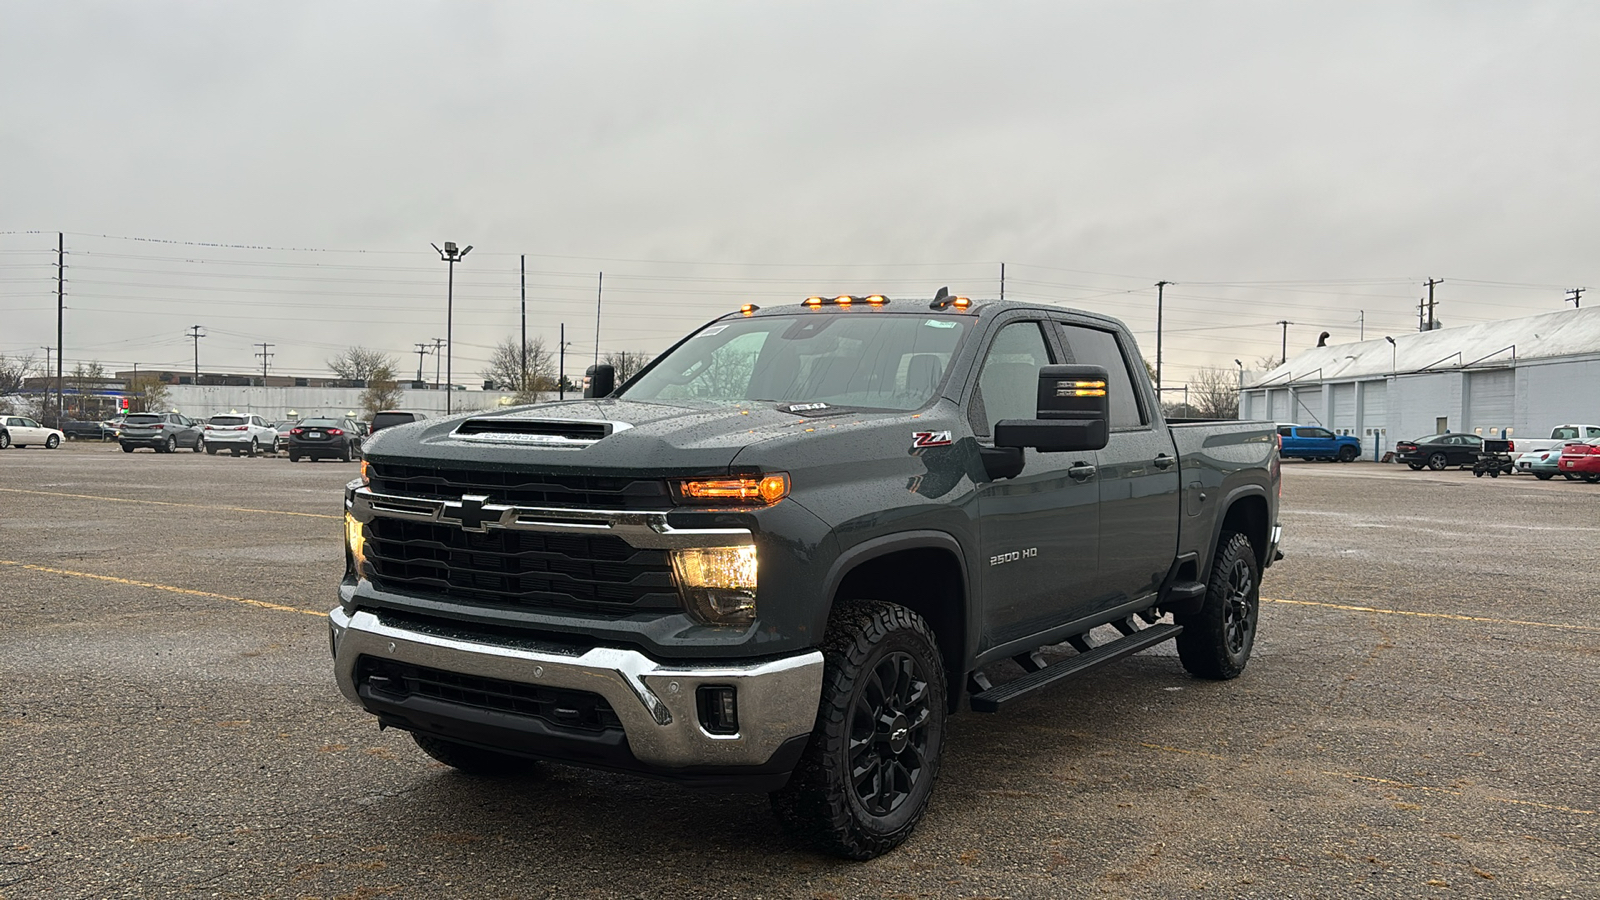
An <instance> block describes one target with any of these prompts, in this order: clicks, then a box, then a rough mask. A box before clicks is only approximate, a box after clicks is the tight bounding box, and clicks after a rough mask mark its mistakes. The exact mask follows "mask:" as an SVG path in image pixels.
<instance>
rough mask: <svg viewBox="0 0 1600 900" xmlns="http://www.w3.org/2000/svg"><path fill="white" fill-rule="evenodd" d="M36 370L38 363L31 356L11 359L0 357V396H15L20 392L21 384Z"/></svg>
mask: <svg viewBox="0 0 1600 900" xmlns="http://www.w3.org/2000/svg"><path fill="white" fill-rule="evenodd" d="M37 368H39V362H38V361H37V360H35V359H34V358H33V355H32V354H29V355H27V356H12V357H6V356H4V355H0V394H15V393H17V392H18V391H20V390H22V383H23V382H24V381H26V380H27V379H28V376H30V375H32V374H33V373H34V370H35V369H37Z"/></svg>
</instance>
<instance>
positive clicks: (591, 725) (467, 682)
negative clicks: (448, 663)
mask: <svg viewBox="0 0 1600 900" xmlns="http://www.w3.org/2000/svg"><path fill="white" fill-rule="evenodd" d="M356 685H357V687H367V688H370V689H371V690H373V691H377V692H379V693H382V694H386V695H388V696H389V697H399V698H404V697H427V698H430V699H433V700H440V701H443V702H445V703H451V704H455V705H457V706H468V707H472V708H473V709H486V710H492V711H494V712H502V713H508V714H510V715H514V716H525V717H528V718H534V719H542V720H544V722H545V723H546V724H549V725H553V726H555V727H557V728H576V729H580V730H583V731H605V730H608V729H617V730H621V728H622V721H621V720H620V719H618V718H617V714H616V712H615V711H613V710H612V709H611V704H610V703H607V702H606V698H604V697H602V696H600V695H599V694H594V693H590V692H589V691H573V690H566V689H561V688H547V687H537V686H534V685H531V684H523V683H522V682H519V681H503V680H501V679H498V678H482V677H479V676H477V675H463V674H461V673H459V672H446V671H443V670H441V669H430V668H428V667H426V666H415V665H411V664H409V663H397V662H392V661H390V660H382V659H374V658H372V657H370V656H363V657H361V659H359V660H358V661H357V663H356Z"/></svg>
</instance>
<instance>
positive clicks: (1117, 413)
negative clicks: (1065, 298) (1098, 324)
mask: <svg viewBox="0 0 1600 900" xmlns="http://www.w3.org/2000/svg"><path fill="white" fill-rule="evenodd" d="M1060 324H1061V332H1062V337H1063V338H1064V339H1065V340H1066V344H1067V357H1068V358H1067V360H1066V361H1067V362H1068V363H1073V364H1077V365H1082V366H1103V367H1104V368H1105V370H1106V377H1107V379H1108V381H1107V384H1106V387H1107V389H1108V390H1109V391H1110V393H1111V397H1110V400H1111V430H1113V431H1115V430H1117V429H1119V428H1144V427H1145V426H1147V425H1149V424H1150V417H1149V416H1148V415H1147V414H1146V413H1145V411H1144V404H1143V403H1142V402H1141V399H1142V398H1140V396H1139V392H1138V390H1137V389H1135V387H1134V385H1135V384H1137V383H1138V382H1137V381H1136V380H1135V379H1134V377H1133V372H1132V370H1131V369H1130V368H1129V363H1128V358H1127V354H1125V353H1124V352H1123V349H1122V347H1121V345H1120V342H1119V341H1118V340H1117V336H1116V335H1115V334H1113V333H1111V332H1109V331H1102V330H1100V329H1098V328H1089V327H1087V326H1084V325H1074V324H1068V323H1066V322H1062V323H1060Z"/></svg>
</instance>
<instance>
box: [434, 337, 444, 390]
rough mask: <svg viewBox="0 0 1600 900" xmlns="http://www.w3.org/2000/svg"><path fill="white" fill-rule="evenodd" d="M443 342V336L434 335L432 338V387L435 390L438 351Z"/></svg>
mask: <svg viewBox="0 0 1600 900" xmlns="http://www.w3.org/2000/svg"><path fill="white" fill-rule="evenodd" d="M444 344H445V340H444V338H438V337H436V338H434V339H433V389H434V390H436V391H437V390H438V389H439V356H440V351H442V350H443V349H444Z"/></svg>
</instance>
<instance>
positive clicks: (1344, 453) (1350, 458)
mask: <svg viewBox="0 0 1600 900" xmlns="http://www.w3.org/2000/svg"><path fill="white" fill-rule="evenodd" d="M1356 456H1357V453H1356V448H1354V447H1351V446H1349V445H1345V446H1343V447H1340V448H1339V462H1344V463H1347V462H1355V459H1356Z"/></svg>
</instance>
